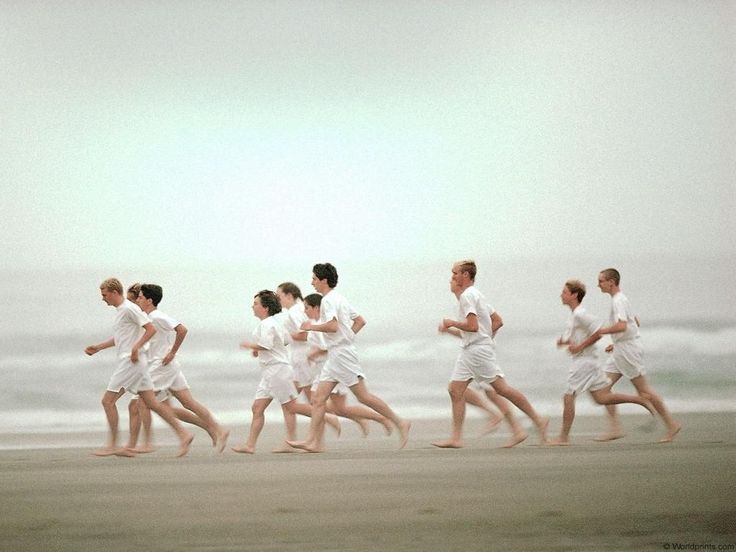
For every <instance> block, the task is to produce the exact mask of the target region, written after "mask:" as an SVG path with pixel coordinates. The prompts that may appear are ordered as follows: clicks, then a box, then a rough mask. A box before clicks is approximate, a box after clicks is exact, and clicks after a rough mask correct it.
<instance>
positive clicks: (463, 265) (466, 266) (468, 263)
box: [455, 259, 478, 281]
mask: <svg viewBox="0 0 736 552" xmlns="http://www.w3.org/2000/svg"><path fill="white" fill-rule="evenodd" d="M455 266H457V267H459V270H460V272H467V273H468V276H470V279H471V280H473V281H475V275H476V274H477V273H478V267H476V266H475V261H473V260H472V259H464V260H462V261H458V262H456V263H455Z"/></svg>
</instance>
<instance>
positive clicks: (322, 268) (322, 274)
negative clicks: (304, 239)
mask: <svg viewBox="0 0 736 552" xmlns="http://www.w3.org/2000/svg"><path fill="white" fill-rule="evenodd" d="M312 272H313V273H314V275H315V276H316V277H317V279H318V280H327V285H328V286H330V288H334V287H335V286H336V285H337V269H336V268H335V267H334V266H332V265H331V264H330V263H321V264H316V265H314V267H312Z"/></svg>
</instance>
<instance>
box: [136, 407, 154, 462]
mask: <svg viewBox="0 0 736 552" xmlns="http://www.w3.org/2000/svg"><path fill="white" fill-rule="evenodd" d="M138 415H139V416H140V419H141V425H142V426H143V445H142V446H140V447H136V452H153V451H154V450H156V447H154V446H153V428H152V426H153V419H152V418H151V409H150V408H148V407H147V406H146V403H145V402H144V401H142V400H140V399H139V400H138Z"/></svg>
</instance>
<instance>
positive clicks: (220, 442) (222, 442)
mask: <svg viewBox="0 0 736 552" xmlns="http://www.w3.org/2000/svg"><path fill="white" fill-rule="evenodd" d="M228 437H230V431H228V430H227V429H223V430H221V431H220V433H219V434H218V435H217V443H216V448H217V452H218V453H220V454H222V451H223V450H225V446H226V445H227V438H228Z"/></svg>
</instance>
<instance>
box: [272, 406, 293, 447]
mask: <svg viewBox="0 0 736 552" xmlns="http://www.w3.org/2000/svg"><path fill="white" fill-rule="evenodd" d="M296 404H297V402H296V400H291V401H289V402H287V403H284V404H282V405H281V412H282V413H283V415H284V425H285V426H286V439H285V442H284V445H283V446H282V447H280V448H276V449H273V450H272V451H271V452H296V450H297V449H295V448H294V447H292V446H291V445H289V441H295V440H296V411H295V408H294V407H295V406H296Z"/></svg>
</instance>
